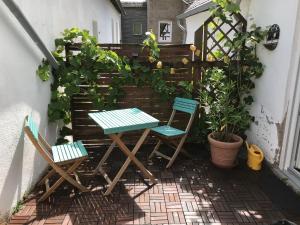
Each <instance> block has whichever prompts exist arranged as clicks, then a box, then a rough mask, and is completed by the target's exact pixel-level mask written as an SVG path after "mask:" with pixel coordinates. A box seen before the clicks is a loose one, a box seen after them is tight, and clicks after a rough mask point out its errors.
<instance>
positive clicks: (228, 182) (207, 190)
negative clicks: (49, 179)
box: [9, 148, 300, 225]
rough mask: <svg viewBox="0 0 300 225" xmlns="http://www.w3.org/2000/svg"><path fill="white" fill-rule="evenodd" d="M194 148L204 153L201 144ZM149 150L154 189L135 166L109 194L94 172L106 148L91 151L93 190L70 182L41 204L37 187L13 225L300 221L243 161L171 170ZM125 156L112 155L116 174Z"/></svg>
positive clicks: (298, 212)
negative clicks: (80, 189) (222, 166)
mask: <svg viewBox="0 0 300 225" xmlns="http://www.w3.org/2000/svg"><path fill="white" fill-rule="evenodd" d="M194 150H195V151H196V152H198V150H199V149H194ZM116 151H117V150H116ZM199 151H200V150H199ZM148 153H149V150H148V149H147V148H144V149H142V150H141V152H140V153H138V158H139V159H141V160H142V161H143V162H144V164H145V165H147V167H148V169H149V170H150V171H151V172H153V174H154V175H155V177H156V178H157V179H158V184H157V185H155V186H153V187H152V188H150V189H147V186H146V185H145V184H144V183H143V182H142V181H141V179H140V177H139V176H138V174H137V173H135V172H134V168H133V167H131V168H129V169H128V170H127V172H126V174H125V175H124V176H123V179H122V182H120V183H119V184H118V186H117V187H116V188H115V189H114V190H113V193H112V194H111V195H110V196H107V197H106V196H103V192H104V190H105V186H104V185H105V182H104V179H103V178H101V177H100V176H91V171H92V170H93V168H94V167H95V165H96V163H98V161H99V159H100V157H101V155H102V154H103V150H101V149H96V150H94V151H93V150H91V151H90V158H89V160H88V161H87V162H86V163H85V164H84V165H82V167H81V168H80V172H81V174H82V177H83V184H85V185H86V186H88V187H89V188H91V190H92V191H91V192H88V193H78V192H77V190H74V188H72V187H71V186H70V185H69V184H67V183H64V184H63V185H62V186H61V187H60V188H59V189H58V190H57V191H56V192H55V193H54V194H53V195H52V196H51V197H50V198H49V199H48V200H47V201H45V202H43V203H37V201H36V200H37V198H38V196H39V195H40V193H41V191H42V188H41V187H39V188H36V189H35V190H34V191H33V193H32V194H30V196H29V197H28V199H27V200H26V201H25V202H24V206H23V208H22V209H21V210H20V211H19V212H18V213H16V214H15V215H13V216H12V218H11V220H10V223H9V224H32V225H33V224H34V225H42V224H63V225H71V224H95V225H96V224H97V225H100V224H190V225H197V224H248V225H250V224H272V223H273V222H274V221H277V220H279V219H283V218H287V219H289V220H293V221H294V222H296V223H299V224H300V208H298V209H295V210H293V208H292V207H290V208H289V207H287V208H288V209H286V207H281V205H278V204H276V203H275V202H273V201H272V199H271V198H270V197H269V196H268V193H266V192H264V191H263V188H261V186H260V183H261V181H263V180H261V179H264V178H263V177H260V176H257V173H254V172H251V171H250V170H249V169H247V168H246V167H245V166H244V165H243V163H240V166H238V167H237V168H235V169H233V170H227V171H224V170H220V169H217V168H215V167H214V166H213V165H211V163H210V162H209V160H208V158H207V157H204V156H201V155H199V156H197V157H195V158H194V159H187V158H184V157H181V156H179V158H178V160H177V161H176V162H175V164H174V166H173V167H172V168H171V169H165V168H164V167H165V165H166V162H165V161H164V160H161V159H154V160H153V162H152V163H151V162H147V160H146V158H147V154H148ZM121 159H122V156H121V154H119V152H118V151H117V152H116V154H115V155H113V156H112V162H114V166H113V167H110V166H107V168H108V169H109V168H110V169H111V171H110V173H114V172H115V171H116V168H117V166H118V165H121V163H122V162H121ZM119 161H120V162H121V163H118V162H119ZM115 164H117V165H115ZM268 176H269V175H268ZM271 176H273V175H271ZM267 192H268V191H267ZM281 194H284V193H281ZM288 204H289V203H288V202H287V206H288Z"/></svg>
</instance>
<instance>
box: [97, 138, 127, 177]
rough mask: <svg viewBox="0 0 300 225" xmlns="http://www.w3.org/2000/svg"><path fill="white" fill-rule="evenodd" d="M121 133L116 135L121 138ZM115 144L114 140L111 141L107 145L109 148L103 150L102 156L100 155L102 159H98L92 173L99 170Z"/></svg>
mask: <svg viewBox="0 0 300 225" xmlns="http://www.w3.org/2000/svg"><path fill="white" fill-rule="evenodd" d="M122 135H123V133H119V134H117V136H118V137H119V138H121V137H122ZM115 146H116V142H115V141H113V142H112V143H111V145H110V146H109V148H108V149H107V151H106V152H105V154H104V156H103V157H102V159H101V160H100V162H99V164H98V166H97V167H96V169H95V170H94V172H93V174H94V175H95V174H96V173H97V172H98V171H99V170H100V168H101V167H102V166H103V164H104V163H105V161H106V160H107V159H108V157H109V155H110V154H111V153H112V150H113V149H114V147H115Z"/></svg>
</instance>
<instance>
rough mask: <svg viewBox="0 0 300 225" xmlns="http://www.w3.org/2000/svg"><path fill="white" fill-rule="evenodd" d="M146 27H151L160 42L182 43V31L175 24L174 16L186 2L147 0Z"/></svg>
mask: <svg viewBox="0 0 300 225" xmlns="http://www.w3.org/2000/svg"><path fill="white" fill-rule="evenodd" d="M147 2H148V29H151V30H152V31H153V32H154V33H155V34H156V35H157V38H158V42H159V43H160V44H182V43H183V31H182V30H181V29H180V27H179V26H178V25H177V20H176V16H177V15H179V14H180V13H182V12H183V10H184V9H185V7H186V4H185V3H184V2H183V1H182V0H160V1H158V0H148V1H147Z"/></svg>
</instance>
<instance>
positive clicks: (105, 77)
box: [68, 44, 193, 148]
mask: <svg viewBox="0 0 300 225" xmlns="http://www.w3.org/2000/svg"><path fill="white" fill-rule="evenodd" d="M101 47H102V48H104V49H109V50H113V51H115V52H117V53H118V54H119V55H121V56H127V57H128V58H129V59H131V58H133V57H134V58H135V59H137V60H139V61H141V62H143V63H147V55H148V54H147V52H146V51H145V50H144V51H142V48H141V46H140V45H123V44H121V45H119V44H102V45H101ZM160 49H161V53H160V56H161V57H160V58H161V60H162V61H163V63H164V64H165V65H170V66H172V67H174V68H175V69H176V74H169V75H168V76H167V77H166V81H167V82H172V83H178V82H180V81H192V80H193V76H192V69H191V68H192V52H191V51H190V49H189V45H166V46H160ZM68 50H69V51H77V50H78V46H68ZM184 57H185V58H187V59H188V60H189V63H188V64H186V65H184V64H183V63H182V58H184ZM118 75H119V74H118V73H111V72H110V71H107V72H105V73H102V74H101V77H100V79H99V80H98V84H99V85H100V87H101V92H102V93H105V92H107V88H108V86H109V84H110V83H111V80H112V77H113V76H118ZM82 88H88V87H84V86H82ZM123 90H124V92H125V95H124V96H123V97H122V98H120V99H119V101H118V103H117V105H118V108H120V109H121V108H131V107H137V108H139V109H141V110H143V111H145V112H147V113H149V114H150V115H152V116H154V117H155V118H157V119H159V120H160V122H161V124H166V123H167V121H168V119H169V117H170V115H171V111H172V102H173V101H172V100H170V101H163V100H162V98H161V97H160V96H159V95H158V94H157V93H155V92H154V91H153V90H152V88H151V87H148V86H142V87H136V86H132V85H126V86H124V87H123ZM71 108H72V129H73V138H74V140H82V141H83V142H84V143H85V144H86V146H87V147H88V148H89V147H97V146H100V145H106V144H109V143H110V140H109V138H108V137H107V136H105V135H104V134H103V132H102V130H101V129H100V128H99V127H98V126H97V124H96V123H95V122H94V121H93V120H91V119H90V118H89V117H88V113H90V112H96V111H97V109H96V108H95V107H94V106H93V104H92V102H91V101H90V100H89V99H88V97H87V96H85V95H84V94H83V93H81V94H78V95H76V96H73V98H72V102H71ZM187 120H188V115H185V114H182V113H178V114H177V115H176V117H175V119H174V126H175V127H177V128H181V129H184V128H185V126H186V124H187ZM140 135H141V132H139V131H138V132H130V133H128V134H127V135H125V136H124V140H126V142H127V143H129V144H131V143H136V141H137V139H138V138H139V136H140ZM154 141H155V139H154V138H153V137H152V136H151V135H150V137H149V138H148V139H147V141H146V142H147V143H153V142H154Z"/></svg>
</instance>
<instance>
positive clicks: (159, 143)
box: [149, 140, 162, 159]
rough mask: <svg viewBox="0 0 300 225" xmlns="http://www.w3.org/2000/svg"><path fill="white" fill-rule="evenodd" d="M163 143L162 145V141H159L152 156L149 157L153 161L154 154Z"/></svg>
mask: <svg viewBox="0 0 300 225" xmlns="http://www.w3.org/2000/svg"><path fill="white" fill-rule="evenodd" d="M161 143H162V141H161V140H159V141H158V142H157V144H156V145H155V147H154V149H153V151H152V152H151V154H150V156H149V159H151V158H152V157H153V156H154V154H155V153H156V152H157V150H158V148H159V146H160V145H161Z"/></svg>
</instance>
